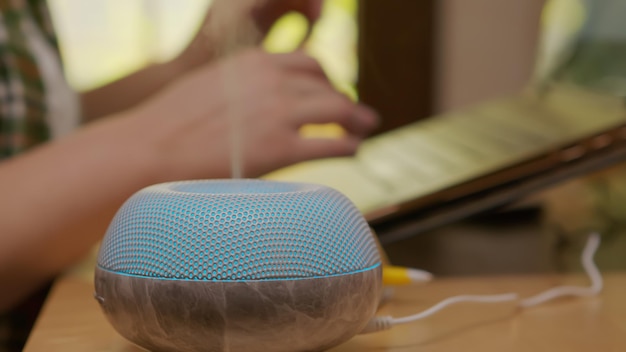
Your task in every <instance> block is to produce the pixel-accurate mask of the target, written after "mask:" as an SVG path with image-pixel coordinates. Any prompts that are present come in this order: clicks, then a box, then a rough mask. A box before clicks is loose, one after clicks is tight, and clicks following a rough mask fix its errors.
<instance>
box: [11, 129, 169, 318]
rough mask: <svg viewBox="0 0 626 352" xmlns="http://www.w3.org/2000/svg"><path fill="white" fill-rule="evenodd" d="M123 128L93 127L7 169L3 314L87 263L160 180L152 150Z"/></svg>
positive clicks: (45, 148) (19, 160) (32, 153)
mask: <svg viewBox="0 0 626 352" xmlns="http://www.w3.org/2000/svg"><path fill="white" fill-rule="evenodd" d="M112 122H113V121H112ZM117 123H120V124H123V123H129V122H128V121H122V120H120V121H114V122H113V123H110V124H108V125H106V126H93V127H92V128H89V129H88V130H86V131H83V132H81V133H79V134H76V135H74V136H70V137H68V138H67V139H65V140H61V141H59V142H54V143H51V144H50V145H48V146H45V147H42V148H40V149H39V150H36V151H33V152H30V153H26V154H24V155H23V156H22V157H17V158H15V159H13V160H10V161H8V162H5V163H3V164H0V194H1V195H2V197H1V198H0V214H2V216H1V217H0V243H2V246H1V247H0V282H1V283H2V290H0V311H1V310H3V309H5V308H7V307H10V306H11V305H12V304H14V303H15V302H16V300H18V299H20V298H21V297H23V296H24V295H25V294H27V293H28V292H29V291H30V290H32V289H34V288H36V287H37V286H38V285H40V284H41V283H42V282H44V281H45V280H48V279H50V278H51V277H53V276H54V275H56V274H58V273H59V272H61V271H62V270H63V269H65V268H66V267H68V266H69V265H71V264H73V263H75V262H76V261H78V260H80V259H81V258H82V257H83V256H84V255H85V254H86V253H87V251H88V250H89V249H90V248H91V247H92V246H93V245H94V244H95V243H96V242H97V241H98V240H99V239H100V238H101V236H102V235H103V234H104V232H105V230H106V227H107V225H108V223H109V221H110V220H111V218H112V216H113V215H114V214H115V211H116V210H117V208H118V207H119V206H120V205H121V204H122V203H123V202H124V200H125V199H127V198H128V197H129V196H130V195H131V194H132V193H133V192H135V191H137V190H138V189H140V188H142V187H144V186H146V185H148V184H151V183H156V182H158V181H159V180H158V179H156V178H154V177H153V175H155V174H156V173H155V172H153V168H154V164H153V159H151V156H150V152H149V151H147V150H144V149H142V147H141V146H138V145H134V143H133V138H134V136H132V135H130V132H129V133H128V135H124V132H122V133H119V131H131V130H133V129H132V128H119V126H116V124H117ZM111 129H115V133H111V132H113V131H111ZM108 136H116V138H115V140H107V138H108ZM25 175H26V176H25Z"/></svg>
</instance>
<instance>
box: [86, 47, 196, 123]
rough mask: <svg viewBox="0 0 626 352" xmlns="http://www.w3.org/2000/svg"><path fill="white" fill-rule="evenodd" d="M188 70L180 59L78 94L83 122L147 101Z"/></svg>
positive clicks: (151, 66) (150, 67)
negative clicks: (79, 95)
mask: <svg viewBox="0 0 626 352" xmlns="http://www.w3.org/2000/svg"><path fill="white" fill-rule="evenodd" d="M188 69H190V68H189V67H187V65H186V64H185V62H184V61H183V60H182V59H175V60H172V61H169V62H166V63H161V64H154V65H150V66H148V67H146V68H144V69H141V70H139V71H137V72H135V73H133V74H130V75H128V76H126V77H124V78H121V79H119V80H117V81H114V82H112V83H110V84H107V85H105V86H102V87H99V88H96V89H93V90H90V91H87V92H84V93H82V94H81V105H82V109H83V121H84V122H91V121H93V120H95V119H98V118H100V117H103V116H109V115H112V114H116V113H119V112H121V111H124V110H126V109H129V108H131V107H133V106H135V105H137V104H139V103H140V102H142V101H144V100H146V99H147V98H149V97H150V96H152V95H153V94H155V93H156V92H158V91H159V90H161V89H162V88H163V87H165V86H166V85H167V84H168V83H170V82H171V81H172V80H174V79H175V78H176V77H178V76H180V75H181V74H183V73H184V72H185V71H186V70H188Z"/></svg>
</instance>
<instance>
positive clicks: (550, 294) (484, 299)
mask: <svg viewBox="0 0 626 352" xmlns="http://www.w3.org/2000/svg"><path fill="white" fill-rule="evenodd" d="M599 245H600V235H598V234H597V233H593V234H591V235H590V236H589V239H588V240H587V244H586V245H585V249H584V250H583V253H582V258H581V259H582V264H583V268H584V269H585V272H586V273H587V275H588V276H589V278H590V280H591V286H590V287H574V286H561V287H555V288H553V289H550V290H547V291H545V292H542V293H540V294H537V295H535V296H532V297H529V298H526V299H522V300H520V301H519V306H520V307H522V308H529V307H532V306H536V305H539V304H542V303H545V302H547V301H550V300H552V299H555V298H558V297H564V296H579V297H588V296H594V295H597V294H598V293H600V292H601V291H602V287H603V280H602V275H601V274H600V271H599V270H598V268H597V267H596V265H595V263H594V261H593V256H594V254H595V252H596V251H597V249H598V247H599ZM517 300H519V295H518V294H517V293H505V294H499V295H462V296H454V297H450V298H447V299H444V300H443V301H441V302H439V303H437V304H435V305H434V306H432V307H430V308H428V309H426V310H425V311H423V312H421V313H418V314H414V315H409V316H406V317H401V318H394V317H391V316H379V317H375V318H373V319H372V320H371V321H370V322H369V323H368V325H367V326H366V327H365V328H364V329H363V330H362V331H361V334H367V333H372V332H377V331H382V330H388V329H391V328H392V327H393V326H395V325H399V324H408V323H412V322H415V321H417V320H420V319H424V318H427V317H429V316H431V315H433V314H435V313H437V312H439V311H440V310H442V309H444V308H446V307H448V306H450V305H453V304H457V303H464V302H471V303H502V302H511V301H517Z"/></svg>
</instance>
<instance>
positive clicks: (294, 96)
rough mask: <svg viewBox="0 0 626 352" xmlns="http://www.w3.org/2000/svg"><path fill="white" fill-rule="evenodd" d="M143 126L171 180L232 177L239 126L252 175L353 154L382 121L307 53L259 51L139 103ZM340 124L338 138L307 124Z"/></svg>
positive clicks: (212, 67) (247, 174) (247, 173)
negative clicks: (306, 128)
mask: <svg viewBox="0 0 626 352" xmlns="http://www.w3.org/2000/svg"><path fill="white" fill-rule="evenodd" d="M139 115H141V116H142V125H144V126H151V128H149V129H148V128H147V127H145V128H144V130H146V133H145V134H144V135H143V136H142V138H149V139H150V140H151V141H152V142H153V144H152V145H153V146H154V147H155V148H154V150H156V157H157V158H158V159H159V160H160V163H161V165H167V166H165V167H163V168H161V170H162V171H163V172H167V173H170V175H169V177H168V178H170V179H172V178H173V179H188V178H214V177H228V176H230V172H229V170H230V165H231V163H230V162H231V160H230V156H231V152H232V149H231V147H232V145H231V137H232V135H231V132H232V127H233V126H236V127H237V128H238V130H237V132H238V133H239V136H240V138H239V140H240V141H241V145H240V150H241V153H240V155H241V160H242V162H243V172H244V176H245V177H256V176H260V175H263V174H265V173H267V172H270V171H273V170H275V169H277V168H280V167H283V166H287V165H290V164H292V163H296V162H300V161H304V160H309V159H316V158H324V157H336V156H345V155H351V154H353V153H355V152H356V150H357V147H358V145H359V142H360V141H361V139H362V138H363V137H365V136H366V135H367V134H368V133H369V132H370V131H371V130H372V129H373V128H375V126H376V124H377V117H376V114H375V113H374V112H373V111H372V110H371V109H369V108H367V107H365V106H363V105H360V104H355V103H353V102H351V101H350V100H349V99H348V98H347V97H345V96H343V95H341V94H340V93H338V92H337V91H336V90H334V89H333V87H332V85H331V84H330V83H329V81H328V80H327V79H326V77H325V75H324V73H323V71H322V69H321V67H320V66H319V64H318V63H317V62H316V61H315V60H314V59H312V58H310V57H308V56H306V55H304V54H302V53H290V54H273V55H272V54H267V53H264V52H262V51H258V50H253V51H247V52H245V53H242V54H239V55H236V56H233V57H232V58H230V59H227V60H223V61H221V62H219V63H217V64H215V65H207V66H205V67H202V68H200V69H198V70H196V71H194V72H192V73H191V74H189V75H188V76H187V77H184V78H182V79H181V80H180V81H179V82H176V83H174V84H173V85H171V86H170V87H168V88H166V89H165V90H164V91H163V92H162V93H161V94H159V95H158V96H157V97H155V99H153V100H151V101H150V102H149V103H147V104H145V105H144V106H142V107H140V108H139ZM325 123H338V124H339V125H341V126H342V127H343V128H344V129H345V131H346V133H345V135H344V136H342V137H338V138H328V139H326V138H322V139H312V138H303V137H302V136H301V134H300V133H299V129H300V127H302V126H303V125H306V124H325Z"/></svg>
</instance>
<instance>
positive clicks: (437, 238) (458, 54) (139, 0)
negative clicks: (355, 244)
mask: <svg viewBox="0 0 626 352" xmlns="http://www.w3.org/2000/svg"><path fill="white" fill-rule="evenodd" d="M622 2H623V1H622V0H525V1H519V0H472V1H467V0H420V1H407V0H384V1H382V0H326V2H325V8H324V12H323V17H322V19H321V21H320V22H319V24H318V25H317V26H316V29H315V31H314V32H313V35H312V37H311V39H310V41H309V42H308V44H307V46H306V49H307V50H308V52H309V53H310V54H311V55H313V56H314V57H316V58H317V59H318V60H319V61H320V62H321V64H322V66H323V67H324V68H325V70H326V71H327V73H328V75H329V77H330V78H331V80H332V81H333V83H334V84H335V85H336V86H337V87H338V88H339V89H340V90H341V91H343V92H345V93H346V94H348V95H350V96H351V97H353V98H355V99H357V98H358V99H360V100H363V101H365V102H367V103H369V104H370V105H372V106H374V107H375V108H376V109H377V110H378V111H379V112H380V114H381V116H382V117H383V123H382V125H381V126H380V128H379V130H378V131H377V133H380V132H383V131H385V130H389V129H392V128H395V127H398V126H402V125H405V124H407V123H411V122H414V121H416V120H419V119H423V118H427V117H430V116H433V115H436V114H438V113H442V112H446V111H449V110H457V109H461V108H464V107H467V106H469V105H472V104H475V103H478V102H484V101H487V100H492V99H495V98H498V97H502V96H509V95H514V94H518V93H519V92H520V91H522V90H524V89H525V88H526V87H528V86H529V85H530V84H534V83H537V82H540V81H542V80H546V79H549V77H550V76H551V75H553V74H554V72H556V71H558V67H559V66H560V65H561V63H562V62H564V61H567V60H570V59H571V55H572V46H573V43H577V42H578V43H580V40H581V37H580V34H581V31H582V29H583V28H584V25H585V23H587V22H588V21H589V18H590V8H591V7H590V4H592V3H606V4H608V3H611V4H612V5H611V6H613V8H615V6H617V8H618V9H619V8H623V7H624V5H620V3H622ZM50 5H51V9H52V12H53V18H54V19H55V22H56V23H55V24H56V26H57V28H58V31H59V36H60V42H61V49H62V53H63V56H64V60H65V63H66V75H67V77H68V79H69V81H70V83H71V85H72V86H74V87H75V88H76V89H78V90H86V89H89V88H94V87H97V86H99V85H102V84H105V83H107V82H110V81H112V80H114V79H116V78H118V77H121V76H123V75H125V74H127V73H129V72H132V71H134V70H136V69H138V68H139V67H142V66H144V65H147V64H149V63H151V62H159V61H165V60H168V59H170V58H172V57H173V56H174V55H176V54H177V53H178V52H179V51H180V50H181V49H182V48H184V47H185V45H186V44H187V42H188V41H189V40H190V39H191V38H192V36H193V35H194V33H195V32H196V31H197V30H198V27H199V25H200V21H201V20H202V18H203V16H204V14H205V12H206V10H207V8H208V6H211V1H210V0H176V1H174V0H132V1H129V0H90V1H84V0H50ZM614 12H615V14H616V16H619V11H614ZM622 13H624V12H622ZM610 15H611V14H610V13H608V14H602V16H596V18H600V19H603V18H604V19H606V18H607V17H606V16H610ZM621 22H623V21H621ZM607 23H608V22H607ZM613 23H620V21H617V22H615V21H613ZM597 28H599V31H600V32H598V33H591V35H592V37H593V38H595V39H597V38H598V36H599V37H600V38H603V39H606V40H600V41H598V40H592V41H591V42H590V44H589V45H591V47H587V49H588V50H587V49H586V50H585V51H583V53H582V55H578V56H577V57H578V61H577V64H576V65H574V67H575V69H574V70H571V71H570V72H569V73H568V74H569V75H570V77H569V79H571V80H573V81H576V82H578V83H583V84H586V85H589V86H592V85H595V87H596V88H598V87H600V88H603V89H608V90H609V91H611V92H612V93H617V94H622V93H623V92H626V84H625V83H624V81H623V79H624V78H623V77H626V75H623V76H622V77H619V75H617V76H616V75H603V76H602V77H603V80H602V81H598V80H596V78H597V77H599V75H598V74H597V73H598V72H599V71H600V70H602V69H608V70H611V69H613V70H614V71H617V72H620V70H621V71H623V70H622V68H623V67H625V66H626V57H624V58H623V59H622V58H621V56H619V55H618V54H620V53H622V52H624V53H626V50H621V51H620V50H618V49H619V48H621V47H623V45H621V43H626V38H623V37H626V34H623V33H626V31H620V30H617V31H616V28H618V27H613V28H611V27H606V28H603V27H597ZM305 31H306V22H305V21H304V20H303V19H302V18H300V17H298V16H297V15H289V16H287V17H285V18H283V19H282V20H281V21H280V22H279V23H278V24H277V26H276V27H275V28H274V30H273V31H272V32H271V34H270V36H269V37H268V38H267V40H266V41H265V43H264V45H265V47H266V48H267V49H268V50H269V51H274V52H280V51H288V50H291V49H293V48H294V47H295V46H296V45H297V44H298V43H299V42H300V40H301V39H302V37H303V35H304V33H305ZM594 36H595V37H594ZM607 77H608V79H607ZM623 169H624V168H623V167H621V166H619V165H618V166H616V167H615V168H614V169H612V170H607V171H606V172H602V173H599V174H597V175H592V176H590V177H586V178H583V179H579V180H574V181H571V182H568V183H567V184H564V185H561V186H559V187H555V188H554V189H551V190H549V191H548V192H546V194H545V195H542V196H543V197H542V201H541V211H540V212H537V211H536V208H535V207H531V208H530V209H531V210H530V211H526V212H513V213H510V214H509V215H507V216H503V215H498V216H497V217H496V218H497V219H496V220H495V221H494V219H493V218H490V219H489V221H483V220H484V218H479V219H471V220H470V221H466V222H463V223H461V224H455V225H453V226H449V227H446V228H442V229H439V230H437V231H433V233H429V234H424V235H420V236H418V237H416V238H414V239H412V240H409V241H407V242H402V243H399V244H397V245H392V246H390V247H389V248H387V249H388V251H389V253H390V255H391V257H392V260H394V261H395V262H396V263H398V264H403V265H410V266H416V267H421V268H425V269H429V270H432V271H434V272H436V273H437V274H439V275H447V274H450V275H464V274H468V275H469V274H478V273H479V274H484V273H503V272H507V273H510V272H539V271H545V270H555V269H556V270H570V269H576V268H578V255H579V252H580V249H581V248H582V245H583V243H584V236H583V235H585V234H586V233H587V231H589V229H591V228H596V229H601V230H603V231H607V232H610V233H612V234H615V235H614V236H608V237H607V238H608V240H609V243H607V244H606V245H605V246H603V249H602V251H603V252H604V253H607V254H606V255H605V256H603V257H602V259H601V261H602V266H603V267H604V268H607V269H616V268H623V267H626V260H625V259H623V257H624V256H623V255H622V254H623V253H626V240H625V238H626V236H623V234H626V231H624V230H623V228H624V227H626V226H620V224H622V225H623V224H626V211H624V210H623V209H625V208H626V182H625V175H626V171H624V170H623ZM620 234H621V235H620Z"/></svg>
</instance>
